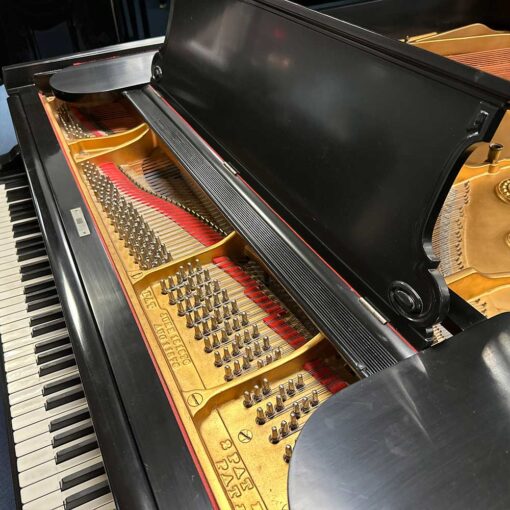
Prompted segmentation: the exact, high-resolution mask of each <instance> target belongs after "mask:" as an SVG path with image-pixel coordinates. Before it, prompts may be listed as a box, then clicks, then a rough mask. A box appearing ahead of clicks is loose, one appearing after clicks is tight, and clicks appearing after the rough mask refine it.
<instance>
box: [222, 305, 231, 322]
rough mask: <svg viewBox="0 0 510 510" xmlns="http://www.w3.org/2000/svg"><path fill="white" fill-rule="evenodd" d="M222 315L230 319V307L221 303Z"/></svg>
mask: <svg viewBox="0 0 510 510" xmlns="http://www.w3.org/2000/svg"><path fill="white" fill-rule="evenodd" d="M223 317H224V318H225V319H230V317H232V315H231V314H230V308H229V307H228V305H223Z"/></svg>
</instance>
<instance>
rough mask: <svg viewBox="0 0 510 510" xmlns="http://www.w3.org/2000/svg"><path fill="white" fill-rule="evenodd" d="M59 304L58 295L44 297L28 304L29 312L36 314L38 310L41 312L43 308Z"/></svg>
mask: <svg viewBox="0 0 510 510" xmlns="http://www.w3.org/2000/svg"><path fill="white" fill-rule="evenodd" d="M59 302H60V301H59V299H58V296H57V294H53V295H49V296H43V297H41V298H40V299H32V300H30V301H29V302H28V303H27V311H29V312H35V311H36V310H40V309H41V308H46V307H47V306H51V305H56V304H57V303H59Z"/></svg>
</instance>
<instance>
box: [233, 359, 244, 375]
mask: <svg viewBox="0 0 510 510" xmlns="http://www.w3.org/2000/svg"><path fill="white" fill-rule="evenodd" d="M242 373H243V371H242V369H241V363H239V360H238V359H235V360H234V374H235V375H241V374H242Z"/></svg>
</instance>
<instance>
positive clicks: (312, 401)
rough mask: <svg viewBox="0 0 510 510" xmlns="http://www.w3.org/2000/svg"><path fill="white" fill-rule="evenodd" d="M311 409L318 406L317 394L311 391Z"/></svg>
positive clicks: (315, 391)
mask: <svg viewBox="0 0 510 510" xmlns="http://www.w3.org/2000/svg"><path fill="white" fill-rule="evenodd" d="M310 404H311V405H312V407H315V406H316V405H318V404H319V392H318V391H317V390H313V391H312V400H311V401H310Z"/></svg>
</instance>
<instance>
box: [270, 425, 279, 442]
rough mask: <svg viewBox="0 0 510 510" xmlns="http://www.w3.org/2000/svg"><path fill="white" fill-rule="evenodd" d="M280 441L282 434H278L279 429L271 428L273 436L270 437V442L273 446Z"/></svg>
mask: <svg viewBox="0 0 510 510" xmlns="http://www.w3.org/2000/svg"><path fill="white" fill-rule="evenodd" d="M279 440H280V434H278V429H277V428H276V427H271V435H270V436H269V441H270V442H271V443H273V444H276V443H278V441H279Z"/></svg>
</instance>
